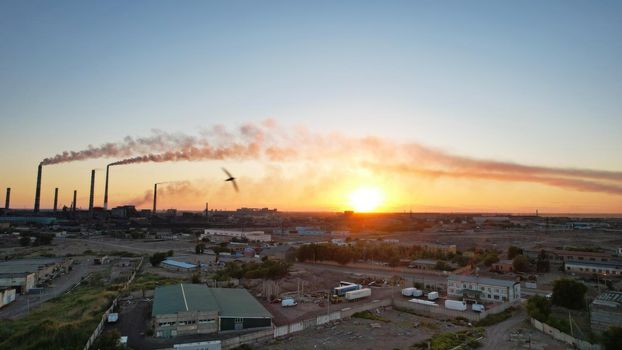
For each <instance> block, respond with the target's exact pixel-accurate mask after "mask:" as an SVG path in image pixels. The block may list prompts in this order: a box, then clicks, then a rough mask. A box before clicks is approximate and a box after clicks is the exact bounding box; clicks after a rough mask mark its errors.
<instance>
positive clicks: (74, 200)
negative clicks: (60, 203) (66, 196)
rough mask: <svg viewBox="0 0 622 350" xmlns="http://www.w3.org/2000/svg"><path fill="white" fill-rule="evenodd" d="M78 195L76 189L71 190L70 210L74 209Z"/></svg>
mask: <svg viewBox="0 0 622 350" xmlns="http://www.w3.org/2000/svg"><path fill="white" fill-rule="evenodd" d="M77 197H78V191H76V190H73V203H71V211H73V212H75V211H76V199H77Z"/></svg>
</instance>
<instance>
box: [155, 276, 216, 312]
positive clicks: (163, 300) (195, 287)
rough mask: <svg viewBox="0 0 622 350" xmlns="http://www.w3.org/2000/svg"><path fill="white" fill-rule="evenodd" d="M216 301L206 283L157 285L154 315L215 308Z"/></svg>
mask: <svg viewBox="0 0 622 350" xmlns="http://www.w3.org/2000/svg"><path fill="white" fill-rule="evenodd" d="M215 305H216V301H215V300H214V298H213V297H212V294H211V293H210V292H209V288H207V286H206V285H204V284H185V283H182V284H176V285H170V286H161V287H157V288H156V290H155V296H154V298H153V309H152V310H151V314H152V315H154V316H155V315H162V314H175V313H178V312H184V311H211V310H215Z"/></svg>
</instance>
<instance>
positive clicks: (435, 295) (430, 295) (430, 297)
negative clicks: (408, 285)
mask: <svg viewBox="0 0 622 350" xmlns="http://www.w3.org/2000/svg"><path fill="white" fill-rule="evenodd" d="M436 299H438V292H429V293H428V300H436Z"/></svg>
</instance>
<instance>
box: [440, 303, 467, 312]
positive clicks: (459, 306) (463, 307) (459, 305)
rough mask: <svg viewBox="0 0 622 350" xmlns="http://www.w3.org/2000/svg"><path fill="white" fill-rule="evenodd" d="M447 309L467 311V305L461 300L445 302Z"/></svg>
mask: <svg viewBox="0 0 622 350" xmlns="http://www.w3.org/2000/svg"><path fill="white" fill-rule="evenodd" d="M445 308H446V309H449V310H456V311H466V309H467V304H466V303H465V302H464V301H461V300H445Z"/></svg>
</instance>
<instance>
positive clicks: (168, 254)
mask: <svg viewBox="0 0 622 350" xmlns="http://www.w3.org/2000/svg"><path fill="white" fill-rule="evenodd" d="M173 254H174V252H173V250H172V249H171V250H169V251H168V252H166V255H167V256H173Z"/></svg>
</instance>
